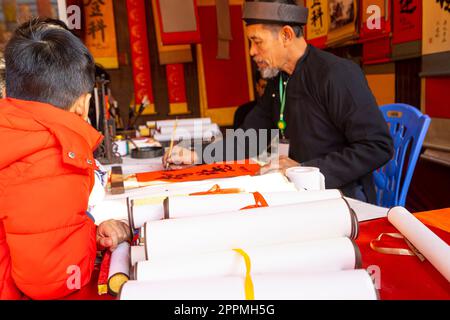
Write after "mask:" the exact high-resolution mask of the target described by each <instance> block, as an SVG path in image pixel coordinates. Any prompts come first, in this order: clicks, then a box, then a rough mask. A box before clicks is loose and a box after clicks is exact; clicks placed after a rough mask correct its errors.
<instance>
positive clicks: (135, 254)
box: [130, 246, 147, 266]
mask: <svg viewBox="0 0 450 320" xmlns="http://www.w3.org/2000/svg"><path fill="white" fill-rule="evenodd" d="M145 260H147V259H146V258H145V247H144V246H131V247H130V262H131V265H132V266H134V265H135V264H136V263H138V262H140V261H145Z"/></svg>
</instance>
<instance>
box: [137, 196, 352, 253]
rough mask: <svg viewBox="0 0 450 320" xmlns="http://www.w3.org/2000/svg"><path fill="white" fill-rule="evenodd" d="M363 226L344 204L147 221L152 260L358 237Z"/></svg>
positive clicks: (338, 201)
mask: <svg viewBox="0 0 450 320" xmlns="http://www.w3.org/2000/svg"><path fill="white" fill-rule="evenodd" d="M357 234H358V221H357V218H356V215H355V214H354V213H353V211H352V210H351V209H350V208H349V206H348V205H347V202H346V201H345V200H344V199H332V200H329V201H314V202H306V203H301V204H293V205H287V206H277V207H266V208H256V209H249V210H246V211H245V212H242V211H234V212H229V213H223V214H215V215H209V216H202V217H193V218H185V219H169V220H161V221H151V222H147V223H146V224H145V226H144V239H145V246H146V252H147V255H146V256H147V257H148V258H149V259H154V258H156V257H160V256H173V255H174V254H179V255H190V254H194V253H195V254H199V253H204V252H212V251H226V250H232V249H235V248H247V247H255V246H264V245H274V244H284V243H295V242H304V241H311V240H319V239H330V238H340V237H350V238H352V239H354V238H356V237H357Z"/></svg>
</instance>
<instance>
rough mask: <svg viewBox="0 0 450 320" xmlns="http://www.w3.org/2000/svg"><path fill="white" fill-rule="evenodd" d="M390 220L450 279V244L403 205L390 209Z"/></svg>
mask: <svg viewBox="0 0 450 320" xmlns="http://www.w3.org/2000/svg"><path fill="white" fill-rule="evenodd" d="M388 220H389V222H390V223H392V224H393V225H394V227H396V228H397V230H398V231H400V233H401V234H402V235H403V236H404V237H405V238H406V239H408V240H409V242H411V243H412V244H413V246H414V247H415V248H416V249H417V250H419V251H420V253H421V254H423V255H424V256H425V258H427V259H428V261H430V263H431V264H432V265H433V266H434V267H435V268H436V269H437V270H438V271H439V272H440V273H441V274H442V275H443V276H444V277H445V278H446V279H447V281H450V246H449V245H448V244H447V243H445V242H444V241H443V240H442V239H441V238H439V237H438V236H437V235H436V234H435V233H433V232H432V231H431V230H430V229H428V228H427V227H426V226H425V225H424V224H423V223H422V222H420V221H419V219H417V218H416V217H414V215H412V214H411V213H410V212H409V211H408V210H406V209H405V208H403V207H395V208H392V209H391V210H389V212H388Z"/></svg>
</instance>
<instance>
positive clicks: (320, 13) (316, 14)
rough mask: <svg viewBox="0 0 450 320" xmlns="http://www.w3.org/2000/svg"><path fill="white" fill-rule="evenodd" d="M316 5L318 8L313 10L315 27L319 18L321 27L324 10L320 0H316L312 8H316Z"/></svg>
mask: <svg viewBox="0 0 450 320" xmlns="http://www.w3.org/2000/svg"><path fill="white" fill-rule="evenodd" d="M315 7H318V8H317V9H316V10H313V15H312V24H313V26H314V27H315V26H316V22H317V20H320V27H323V21H322V16H323V11H322V7H321V3H320V1H318V0H314V3H313V5H312V6H311V9H314V8H315Z"/></svg>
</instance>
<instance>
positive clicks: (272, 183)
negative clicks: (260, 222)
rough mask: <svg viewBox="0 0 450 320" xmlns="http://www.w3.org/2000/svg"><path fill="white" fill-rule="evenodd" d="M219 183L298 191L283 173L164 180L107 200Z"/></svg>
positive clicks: (186, 191) (206, 187) (174, 192)
mask: <svg viewBox="0 0 450 320" xmlns="http://www.w3.org/2000/svg"><path fill="white" fill-rule="evenodd" d="M216 184H218V185H219V186H220V187H221V188H222V189H223V188H241V189H242V191H243V192H245V191H246V192H256V191H258V192H281V191H297V188H296V187H295V186H294V184H293V183H291V182H289V180H288V179H287V178H286V177H285V176H284V175H283V174H281V173H272V174H266V175H263V176H253V177H252V176H240V177H233V178H220V179H206V180H202V181H186V182H164V181H161V183H160V184H159V185H154V186H148V187H143V188H138V189H131V190H125V193H124V194H120V195H111V194H108V195H107V197H106V199H107V200H115V199H122V198H127V197H132V198H147V197H152V196H164V195H165V196H169V195H177V194H190V193H193V192H200V191H208V190H209V189H211V187H213V186H214V185H216Z"/></svg>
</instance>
